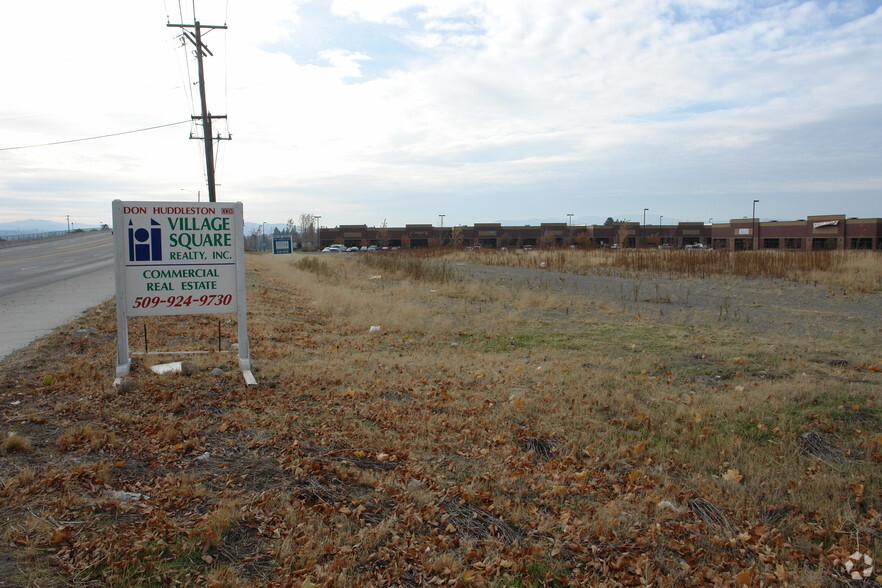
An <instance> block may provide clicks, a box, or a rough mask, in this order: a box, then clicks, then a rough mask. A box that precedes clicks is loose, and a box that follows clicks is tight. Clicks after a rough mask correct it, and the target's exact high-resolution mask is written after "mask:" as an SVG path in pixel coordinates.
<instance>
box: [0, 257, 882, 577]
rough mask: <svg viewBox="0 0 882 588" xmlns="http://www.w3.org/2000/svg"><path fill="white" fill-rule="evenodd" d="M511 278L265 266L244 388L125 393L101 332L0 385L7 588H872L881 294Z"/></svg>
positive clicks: (481, 270)
mask: <svg viewBox="0 0 882 588" xmlns="http://www.w3.org/2000/svg"><path fill="white" fill-rule="evenodd" d="M534 254H535V255H534ZM494 255H495V254H494ZM517 255H518V257H517V258H514V257H512V258H510V259H507V260H501V259H497V258H495V257H491V256H480V255H475V256H471V257H463V256H457V257H450V258H443V257H435V258H432V259H421V258H416V257H411V256H406V255H395V256H391V255H390V256H386V255H376V256H348V255H344V254H339V255H328V254H325V255H321V256H286V257H285V256H276V257H269V256H258V255H254V256H251V257H249V259H248V266H249V274H248V288H249V290H248V296H249V299H248V303H249V321H250V323H249V327H250V334H251V342H252V355H253V359H254V364H255V376H256V377H257V379H258V381H259V382H260V386H259V387H256V388H247V387H245V385H244V382H243V380H242V377H241V374H240V373H238V372H237V369H236V362H235V356H234V355H233V354H229V353H215V352H212V353H209V354H202V355H159V356H157V355H140V356H136V365H135V368H134V370H133V373H132V376H131V378H129V379H128V380H127V381H126V382H124V383H123V385H122V386H121V387H120V388H119V389H114V388H113V386H112V372H113V364H114V345H115V322H114V316H115V315H114V312H115V311H114V308H113V305H112V304H105V305H102V306H100V307H98V308H95V309H94V310H92V311H90V312H89V313H87V314H86V315H85V316H84V317H83V318H82V319H79V320H78V321H77V322H76V323H75V324H72V325H69V326H67V327H65V328H63V329H60V330H59V331H58V332H56V333H55V334H53V335H51V336H49V337H47V338H45V339H43V340H41V341H39V342H38V343H36V344H35V345H33V346H32V347H31V348H29V349H27V350H25V351H23V352H20V353H18V354H15V355H14V356H12V357H10V358H8V359H7V360H5V361H4V362H3V363H2V365H0V393H2V394H3V397H2V412H0V425H2V427H0V435H2V436H3V445H2V455H0V515H2V516H0V533H2V535H0V540H2V544H0V579H5V581H6V584H0V585H5V586H10V585H12V586H14V585H16V584H18V585H22V586H27V585H34V586H45V585H59V584H61V585H64V584H70V585H78V586H101V585H125V586H138V585H143V586H165V585H171V584H172V583H174V582H179V583H182V584H184V585H210V586H253V585H275V586H314V585H322V584H325V585H329V586H365V585H404V586H418V585H427V584H435V585H477V586H544V585H608V586H618V585H626V586H638V585H656V586H680V585H721V586H732V585H744V584H746V585H750V586H760V585H775V584H780V585H785V584H786V585H790V586H812V585H816V586H838V585H842V586H846V585H859V582H863V584H860V585H874V584H872V582H875V581H877V576H878V574H879V568H878V566H877V565H876V563H875V560H876V559H878V556H880V555H882V524H880V521H882V472H880V465H879V464H880V461H882V374H880V371H882V362H880V359H882V357H880V348H882V345H880V342H882V295H880V292H879V291H878V290H877V289H874V287H872V286H871V287H869V288H867V287H865V286H860V287H850V285H849V282H848V280H841V281H839V282H836V281H835V280H834V281H829V280H827V281H821V280H818V279H807V280H803V281H794V280H793V279H790V278H782V277H778V278H749V277H732V276H728V277H719V276H717V277H714V276H712V275H710V274H708V275H692V274H690V275H684V276H676V275H674V274H673V273H672V270H670V269H666V270H663V271H662V270H659V269H657V268H656V269H652V268H650V269H646V270H640V269H632V270H627V271H615V270H614V269H612V268H609V267H597V268H581V269H578V270H572V269H571V268H569V267H568V266H566V264H565V263H563V261H562V260H563V258H561V257H554V256H551V257H548V258H545V257H542V256H541V254H539V252H533V253H532V254H526V255H525V254H523V253H518V254H517ZM878 261H879V260H878V258H875V262H876V263H877V264H878ZM484 262H492V263H494V264H501V263H505V265H504V266H503V265H485V263H484ZM870 283H871V284H872V280H871V282H870ZM231 318H233V317H228V316H222V317H220V321H219V320H218V317H211V316H200V317H153V318H150V319H144V318H142V319H132V320H131V324H130V329H131V331H130V340H131V345H132V348H133V350H139V349H143V348H144V344H145V341H144V338H145V333H146V339H147V340H146V345H147V347H148V348H149V349H150V350H179V351H180V350H195V349H204V350H211V349H217V347H218V330H219V327H220V333H221V341H220V346H221V348H222V349H223V350H224V351H227V350H229V349H230V343H231V341H230V340H229V338H230V337H235V333H236V329H235V324H234V323H233V322H232V320H231ZM371 327H379V328H378V329H372V328H371ZM180 359H189V363H188V364H187V365H185V370H184V373H179V374H166V375H156V374H154V373H152V372H151V371H150V370H149V369H147V366H149V365H151V364H154V363H163V362H166V361H173V360H180ZM216 368H218V369H216ZM858 577H860V578H861V580H860V581H859V580H858V579H857V578H858Z"/></svg>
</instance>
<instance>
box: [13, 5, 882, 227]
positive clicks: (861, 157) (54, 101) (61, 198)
mask: <svg viewBox="0 0 882 588" xmlns="http://www.w3.org/2000/svg"><path fill="white" fill-rule="evenodd" d="M880 4H882V2H880V1H879V0H873V1H860V0H855V1H852V0H842V1H839V2H826V1H817V2H803V1H796V0H794V1H789V2H777V1H774V0H760V1H756V2H746V1H742V0H685V1H682V2H677V1H670V0H654V1H649V0H635V1H628V0H624V1H623V0H597V1H595V0H542V1H537V0H429V1H426V2H416V1H410V0H317V1H307V0H248V1H247V2H246V1H245V0H229V2H227V1H226V0H211V1H207V0H195V10H196V15H195V17H196V18H198V19H199V20H200V21H201V23H202V24H204V25H223V24H226V25H228V27H229V28H228V29H227V30H222V29H216V30H212V31H210V32H207V33H206V35H205V37H204V41H205V44H206V45H207V47H208V49H209V50H210V51H211V52H212V54H213V55H212V56H208V57H206V59H205V66H206V87H207V90H208V103H209V109H210V111H211V112H212V114H214V115H227V116H228V119H227V120H226V121H222V120H219V121H217V126H216V127H215V129H216V131H217V132H220V133H221V134H222V135H223V136H226V134H227V133H230V134H231V135H232V140H231V141H222V142H221V143H220V146H219V152H218V166H217V181H218V184H219V186H218V200H219V201H237V200H238V201H242V202H243V203H244V210H245V217H246V220H248V221H253V222H272V223H275V222H285V221H286V220H287V219H289V218H295V219H296V218H297V217H298V216H299V215H300V214H301V213H304V212H308V213H313V214H317V215H321V216H322V221H321V223H322V225H324V226H336V225H340V224H367V225H379V224H381V223H382V222H383V220H384V219H386V221H387V222H388V223H389V225H390V226H396V225H403V224H406V223H434V224H439V223H440V222H441V219H440V217H439V215H442V214H443V215H445V216H444V221H443V222H444V225H445V226H450V225H454V224H472V223H475V222H497V221H503V222H506V221H509V222H518V221H523V222H530V221H535V220H540V219H541V220H546V221H555V220H557V221H561V222H566V221H567V220H568V217H567V215H568V214H573V222H576V223H580V222H589V223H590V222H595V219H600V222H602V220H603V219H605V218H606V217H608V216H612V217H616V218H621V219H628V220H632V221H638V222H639V221H642V220H643V214H644V208H648V209H649V212H647V213H646V220H647V222H648V223H650V224H654V223H657V222H658V221H659V220H660V217H663V220H664V222H665V223H668V222H675V221H678V220H683V221H707V220H708V219H710V218H713V220H714V222H723V221H727V220H729V219H732V218H742V217H745V216H750V214H751V210H752V205H753V200H759V203H758V204H757V205H756V211H757V216H758V217H760V218H761V219H798V218H805V217H806V216H807V215H820V214H846V215H848V216H857V217H880V216H882V82H880V80H882V8H880ZM3 13H4V14H3V18H2V20H0V48H2V55H3V60H2V65H0V87H2V88H3V90H2V94H0V149H3V150H2V151H0V222H3V221H12V220H22V219H29V218H37V219H48V220H58V221H63V220H64V219H65V216H66V215H71V220H72V221H74V222H77V223H87V224H89V223H93V224H94V223H97V222H99V221H101V222H109V221H110V217H111V214H110V209H111V204H110V203H111V201H112V200H114V199H122V200H162V201H172V200H188V201H195V200H196V199H197V192H199V191H201V197H202V198H203V199H207V189H206V187H205V174H204V168H205V166H204V155H203V152H202V143H201V141H198V140H190V138H189V137H190V135H191V134H194V135H197V136H199V135H200V134H201V132H202V129H201V127H200V126H197V125H195V124H191V123H189V122H185V124H181V125H176V126H169V127H165V128H161V129H156V130H151V131H144V132H137V133H131V134H126V135H121V136H117V137H112V138H105V139H98V140H90V141H83V142H76V143H67V144H63V145H55V146H47V147H34V148H28V149H8V148H10V147H20V146H28V145H38V144H44V143H50V142H57V141H68V140H73V139H81V138H87V137H94V136H99V135H106V134H112V133H121V132H126V131H133V130H138V129H144V128H147V127H153V126H157V125H165V124H169V123H176V122H181V121H189V119H190V117H191V115H193V114H198V113H199V101H198V87H197V86H195V85H194V83H195V81H196V79H197V77H196V76H197V74H196V63H195V57H194V55H193V50H192V45H191V46H189V47H184V46H182V44H181V41H180V34H181V29H178V28H169V27H167V26H166V24H167V23H168V22H169V21H170V22H171V23H173V24H176V23H182V22H183V23H190V24H192V23H193V22H194V14H193V0H181V2H180V3H179V2H178V0H139V1H138V2H120V1H119V0H88V1H86V2H70V1H69V0H45V1H40V2H16V3H13V4H10V5H8V6H4V10H3Z"/></svg>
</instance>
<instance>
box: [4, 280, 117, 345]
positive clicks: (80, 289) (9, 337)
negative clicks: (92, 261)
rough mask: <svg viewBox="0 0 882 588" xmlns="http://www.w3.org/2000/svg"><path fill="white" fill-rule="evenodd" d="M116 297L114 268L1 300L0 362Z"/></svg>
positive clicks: (15, 294)
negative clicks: (83, 313) (85, 312)
mask: <svg viewBox="0 0 882 588" xmlns="http://www.w3.org/2000/svg"><path fill="white" fill-rule="evenodd" d="M114 294H115V285H114V269H113V266H111V267H108V268H105V269H102V270H99V271H96V272H92V273H89V274H84V275H81V276H77V277H74V278H70V279H66V280H61V281H59V282H55V283H52V284H48V285H45V286H41V287H39V288H34V289H32V290H25V291H22V292H16V293H14V294H9V295H8V296H3V297H0V360H2V359H3V358H4V357H6V356H7V355H9V354H11V353H13V352H14V351H16V350H18V349H21V348H23V347H27V346H28V345H30V344H31V342H33V341H35V340H36V339H39V338H40V337H42V336H43V335H46V334H48V333H50V332H52V331H53V330H54V329H56V328H58V327H60V326H62V325H64V324H66V323H68V322H70V321H72V320H73V319H74V318H76V317H77V316H78V315H79V314H80V313H82V312H83V311H85V310H88V309H89V308H92V307H93V306H96V305H98V304H100V303H102V302H104V301H105V300H108V299H110V298H113V296H114Z"/></svg>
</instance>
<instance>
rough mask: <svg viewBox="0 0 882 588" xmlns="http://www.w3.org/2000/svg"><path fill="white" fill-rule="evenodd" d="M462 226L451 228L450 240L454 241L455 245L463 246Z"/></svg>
mask: <svg viewBox="0 0 882 588" xmlns="http://www.w3.org/2000/svg"><path fill="white" fill-rule="evenodd" d="M462 240H463V235H462V227H461V226H459V225H456V226H454V227H453V228H452V229H450V242H451V243H453V246H454V247H462Z"/></svg>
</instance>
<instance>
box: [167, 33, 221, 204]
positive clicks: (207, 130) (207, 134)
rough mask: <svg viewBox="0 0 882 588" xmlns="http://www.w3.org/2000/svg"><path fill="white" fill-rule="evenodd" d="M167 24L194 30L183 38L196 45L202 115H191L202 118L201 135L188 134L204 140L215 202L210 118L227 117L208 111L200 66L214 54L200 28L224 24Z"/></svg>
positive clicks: (209, 194) (209, 183) (209, 190)
mask: <svg viewBox="0 0 882 588" xmlns="http://www.w3.org/2000/svg"><path fill="white" fill-rule="evenodd" d="M167 26H170V27H176V28H181V29H188V28H192V29H194V30H195V33H196V34H195V35H194V34H192V33H190V32H189V31H184V38H186V39H187V40H188V41H190V42H191V43H193V45H194V46H195V47H196V63H197V64H198V67H199V98H200V101H201V103H202V115H201V116H195V115H194V116H193V117H192V118H193V120H197V119H199V120H202V137H194V136H193V135H192V134H191V135H190V138H191V139H200V138H201V139H202V140H203V141H205V174H206V176H207V179H208V201H209V202H217V190H216V188H215V183H214V143H213V141H214V139H215V137H213V133H212V130H211V119H213V118H227V117H226V115H221V116H212V115H211V113H210V112H208V100H207V99H206V97H205V72H204V69H203V67H202V57H203V56H204V55H205V54H206V53H207V54H208V55H211V56H214V54H213V53H212V52H211V51H210V50H209V49H208V47H206V46H205V44H204V43H203V42H202V29H203V28H206V29H225V28H227V27H226V25H203V24H200V23H199V21H198V20H197V21H196V22H195V23H194V24H192V25H185V24H171V23H169V24H168V25H167ZM216 138H217V140H218V141H220V140H222V139H225V140H229V139H231V138H232V137H230V136H227V137H221V136H220V133H218V135H217V137H216Z"/></svg>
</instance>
